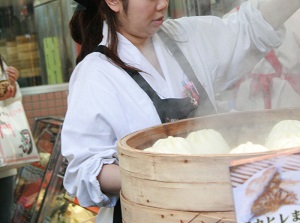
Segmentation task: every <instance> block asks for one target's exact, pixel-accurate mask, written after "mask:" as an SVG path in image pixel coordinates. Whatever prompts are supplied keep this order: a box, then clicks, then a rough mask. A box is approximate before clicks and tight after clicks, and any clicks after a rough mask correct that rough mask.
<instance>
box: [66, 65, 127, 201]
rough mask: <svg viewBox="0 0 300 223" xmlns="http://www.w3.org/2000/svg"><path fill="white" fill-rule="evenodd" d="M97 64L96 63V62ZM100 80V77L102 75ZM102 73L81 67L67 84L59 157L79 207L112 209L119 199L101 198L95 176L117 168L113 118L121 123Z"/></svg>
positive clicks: (116, 99)
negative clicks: (105, 167)
mask: <svg viewBox="0 0 300 223" xmlns="http://www.w3.org/2000/svg"><path fill="white" fill-rule="evenodd" d="M98 62H99V61H98ZM102 76H103V75H102ZM98 77H101V71H99V70H98V71H97V68H96V67H95V66H93V65H91V64H90V65H87V64H85V65H82V66H81V65H80V66H78V67H77V68H76V69H75V72H73V74H72V78H71V80H70V83H69V95H68V111H67V114H66V117H65V120H64V124H63V129H62V155H63V156H65V157H66V158H67V160H68V167H67V170H66V173H65V177H64V187H65V188H66V190H67V191H68V192H69V193H70V194H72V195H74V196H76V197H77V199H78V200H79V203H80V205H82V206H101V207H112V206H114V205H115V204H116V201H117V199H118V196H114V195H108V194H104V193H102V191H101V186H100V185H99V182H98V180H97V175H98V174H99V173H100V170H101V168H102V166H103V165H105V164H118V155H117V151H116V142H117V138H119V137H120V135H118V134H119V133H118V132H115V131H116V128H114V127H115V126H117V125H120V126H122V123H117V122H116V121H115V120H116V118H115V117H120V118H121V120H122V116H123V114H122V110H121V109H120V108H119V107H118V104H117V103H116V105H113V104H112V103H111V102H118V98H117V95H116V94H115V93H114V92H113V90H112V91H108V90H106V89H113V87H111V86H110V85H111V83H110V82H109V81H107V80H106V79H104V78H103V79H102V80H98V79H97V78H98Z"/></svg>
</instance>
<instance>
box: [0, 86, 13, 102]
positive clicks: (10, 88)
mask: <svg viewBox="0 0 300 223" xmlns="http://www.w3.org/2000/svg"><path fill="white" fill-rule="evenodd" d="M15 94H16V85H15V84H14V85H11V84H10V85H9V86H8V87H7V91H6V93H5V95H3V97H0V101H3V100H6V99H9V98H12V97H14V96H15Z"/></svg>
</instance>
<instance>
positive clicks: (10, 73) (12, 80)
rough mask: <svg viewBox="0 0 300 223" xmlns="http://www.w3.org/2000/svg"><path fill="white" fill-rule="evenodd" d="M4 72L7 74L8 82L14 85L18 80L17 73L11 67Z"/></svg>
mask: <svg viewBox="0 0 300 223" xmlns="http://www.w3.org/2000/svg"><path fill="white" fill-rule="evenodd" d="M5 72H6V74H7V78H8V81H9V83H10V84H11V85H15V82H16V81H17V80H18V78H19V71H18V70H17V69H16V68H15V67H12V66H9V67H7V68H6V69H5Z"/></svg>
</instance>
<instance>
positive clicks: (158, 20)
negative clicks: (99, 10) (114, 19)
mask: <svg viewBox="0 0 300 223" xmlns="http://www.w3.org/2000/svg"><path fill="white" fill-rule="evenodd" d="M120 4H122V1H121V0H120ZM168 5H169V0H128V8H127V11H124V8H123V7H120V11H119V12H118V13H117V16H118V19H119V21H120V23H121V26H120V27H119V30H118V31H119V32H120V33H121V34H122V35H124V36H125V37H126V38H127V39H129V40H130V41H131V42H132V43H133V44H135V43H140V42H141V41H143V40H147V39H148V38H149V37H151V36H152V35H153V34H155V33H156V32H157V31H158V30H159V28H160V26H161V25H162V23H163V19H164V17H165V15H166V12H167V9H168Z"/></svg>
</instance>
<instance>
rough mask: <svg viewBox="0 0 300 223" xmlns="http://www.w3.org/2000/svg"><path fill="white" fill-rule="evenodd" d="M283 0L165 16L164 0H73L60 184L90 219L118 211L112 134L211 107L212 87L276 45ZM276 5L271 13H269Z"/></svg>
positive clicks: (284, 14)
mask: <svg viewBox="0 0 300 223" xmlns="http://www.w3.org/2000/svg"><path fill="white" fill-rule="evenodd" d="M285 1H286V0H272V1H263V2H261V3H259V4H258V2H257V3H256V4H254V3H253V4H252V3H250V2H247V3H244V4H243V5H242V6H241V9H240V11H239V12H238V13H236V14H235V15H232V16H231V17H230V18H228V19H224V20H221V19H220V18H217V17H211V16H205V17H189V18H181V19H177V20H171V19H169V20H166V21H164V18H165V16H166V12H167V8H168V1H167V0H88V1H87V0H86V1H80V3H81V7H80V8H78V11H76V12H75V13H74V16H73V18H72V20H71V22H70V28H71V34H72V36H73V38H74V40H75V41H76V42H77V43H79V44H81V51H80V53H79V55H78V58H77V63H78V65H77V66H76V68H75V70H74V72H73V74H72V76H71V80H70V83H69V97H68V111H67V114H66V117H65V121H64V125H63V130H62V154H63V156H65V157H66V158H67V159H68V161H69V165H68V167H67V170H66V174H65V178H64V186H65V188H66V190H67V191H68V192H69V193H71V194H74V195H75V196H76V197H77V198H78V200H79V202H80V204H81V205H82V206H99V207H101V209H100V213H99V215H98V216H99V218H98V222H105V223H110V222H113V221H114V222H118V221H117V215H119V216H120V212H119V211H116V210H115V211H114V209H113V208H112V207H114V206H116V208H115V209H118V210H119V203H118V200H119V192H120V189H121V183H120V170H119V166H118V154H117V150H116V142H117V141H118V140H119V139H120V138H121V137H123V136H125V135H127V134H129V133H132V132H134V131H137V130H140V129H143V128H147V127H150V126H154V125H158V124H161V123H162V122H166V121H172V120H177V119H182V118H187V117H191V116H194V115H203V114H210V113H212V112H217V111H216V104H215V100H214V91H218V92H219V91H221V90H222V89H226V88H227V87H228V86H229V85H230V83H231V82H233V81H235V80H236V79H238V78H239V77H240V76H241V75H243V74H245V73H247V72H248V71H249V70H250V69H251V67H252V66H253V65H254V64H255V63H256V62H257V61H259V60H260V59H261V58H262V57H263V56H264V54H265V53H267V52H268V51H269V50H270V49H271V48H273V47H277V46H279V45H280V43H281V41H282V39H283V36H284V33H283V31H282V30H279V29H278V27H279V26H280V25H281V24H282V23H283V22H284V20H285V19H287V18H288V17H289V16H290V15H291V14H292V13H293V12H294V11H295V8H299V6H300V1H298V0H290V3H289V5H288V6H289V7H286V8H280V7H279V6H280V5H287V4H286V2H285ZM77 2H79V1H77ZM257 8H259V10H260V11H259V10H258V9H257ZM278 8H280V15H277V14H279V13H277V14H276V13H275V14H276V18H273V17H272V16H270V15H269V13H268V12H269V11H271V12H273V11H278V10H279V9H278ZM272 10H273V11H272ZM275 29H276V30H275ZM277 29H278V30H277ZM170 43H171V44H170ZM168 44H170V45H168ZM97 46H99V47H97ZM173 47H178V48H173ZM246 58H247V61H248V63H242V62H243V61H244V60H245V59H246ZM183 62H184V63H183ZM229 74H230V75H229ZM172 98H173V100H172ZM174 98H176V99H180V100H176V99H174ZM206 108H209V109H208V110H206ZM113 214H114V217H113ZM106 217H108V219H109V220H107V219H106ZM119 222H121V221H119Z"/></svg>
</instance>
